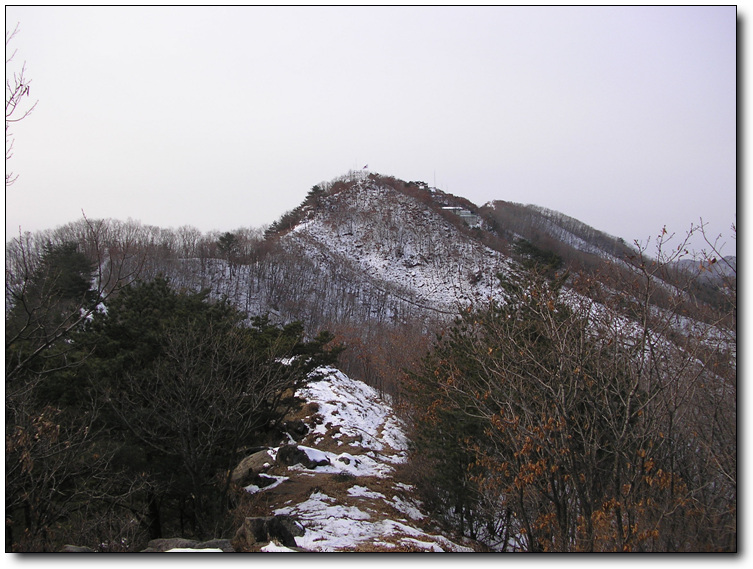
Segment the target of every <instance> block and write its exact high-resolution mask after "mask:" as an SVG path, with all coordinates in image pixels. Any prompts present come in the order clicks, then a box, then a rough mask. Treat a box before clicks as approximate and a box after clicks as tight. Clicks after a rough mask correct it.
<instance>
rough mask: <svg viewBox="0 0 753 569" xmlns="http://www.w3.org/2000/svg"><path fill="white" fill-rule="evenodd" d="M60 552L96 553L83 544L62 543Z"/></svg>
mask: <svg viewBox="0 0 753 569" xmlns="http://www.w3.org/2000/svg"><path fill="white" fill-rule="evenodd" d="M60 552H61V553H96V552H95V551H94V550H93V549H92V548H91V547H86V546H85V545H64V546H63V548H62V549H61V550H60Z"/></svg>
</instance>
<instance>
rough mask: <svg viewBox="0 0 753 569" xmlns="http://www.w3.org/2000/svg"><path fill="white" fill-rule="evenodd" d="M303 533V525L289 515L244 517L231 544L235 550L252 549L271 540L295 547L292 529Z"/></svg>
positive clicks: (299, 533) (300, 533)
mask: <svg viewBox="0 0 753 569" xmlns="http://www.w3.org/2000/svg"><path fill="white" fill-rule="evenodd" d="M291 530H293V531H295V532H296V533H297V534H298V535H303V534H302V532H303V527H302V526H301V525H300V524H297V523H296V522H295V520H293V519H292V518H290V516H269V517H263V518H246V519H245V520H244V521H243V525H242V526H241V527H240V528H238V531H237V532H235V537H234V538H233V541H232V544H233V547H234V548H235V550H236V551H254V550H256V549H258V548H259V547H260V546H264V545H266V544H268V543H270V542H271V541H276V542H277V543H279V544H280V545H284V546H285V547H296V542H295V537H294V536H293V531H291Z"/></svg>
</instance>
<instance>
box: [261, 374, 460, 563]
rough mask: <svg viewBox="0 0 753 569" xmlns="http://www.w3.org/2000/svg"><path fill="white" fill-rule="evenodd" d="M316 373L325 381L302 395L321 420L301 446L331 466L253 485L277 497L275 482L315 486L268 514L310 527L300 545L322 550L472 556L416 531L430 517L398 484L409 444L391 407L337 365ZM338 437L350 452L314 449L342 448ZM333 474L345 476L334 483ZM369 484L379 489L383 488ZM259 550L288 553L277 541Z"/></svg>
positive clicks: (291, 471) (295, 470)
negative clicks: (398, 467)
mask: <svg viewBox="0 0 753 569" xmlns="http://www.w3.org/2000/svg"><path fill="white" fill-rule="evenodd" d="M314 373H315V374H316V375H317V376H320V377H322V379H318V380H313V381H311V382H310V383H309V384H308V385H307V386H305V387H303V388H301V389H300V390H299V391H298V392H297V395H298V396H299V397H300V398H302V399H304V400H305V401H307V402H308V403H316V406H317V407H318V411H317V414H318V415H320V416H321V418H322V420H321V421H320V422H319V421H317V423H318V424H316V427H315V428H314V429H313V431H312V432H311V433H309V436H308V438H307V439H306V440H307V442H306V445H311V446H304V445H302V444H299V445H298V448H299V449H301V450H303V451H304V452H305V453H306V454H307V455H308V457H309V458H310V459H312V460H315V461H324V460H325V459H326V460H327V461H328V464H324V465H322V466H317V467H316V468H305V467H304V466H302V465H300V464H296V465H293V466H289V467H287V469H286V471H285V474H286V476H276V477H275V478H276V479H277V480H276V482H275V484H274V485H271V486H267V487H266V488H261V489H258V488H256V487H254V492H270V494H272V495H274V493H275V492H276V491H277V490H276V489H275V488H276V487H277V485H278V484H279V485H280V486H281V488H280V489H279V491H281V492H282V491H283V490H284V488H285V486H284V485H285V484H286V483H287V480H288V479H289V480H290V484H291V485H292V484H294V483H295V482H296V481H297V483H298V484H309V485H310V486H307V488H308V487H310V490H308V491H304V492H303V493H302V494H301V495H300V496H299V497H297V498H296V499H290V498H291V496H290V495H289V494H284V495H283V499H281V500H280V501H278V502H275V501H274V500H272V499H270V498H269V497H268V498H267V499H268V500H269V503H270V506H271V511H270V514H274V515H289V516H292V517H294V518H295V519H297V520H298V521H299V522H300V524H301V525H302V526H303V527H304V528H305V533H304V535H302V536H296V538H295V540H296V543H297V545H298V547H300V548H302V549H304V550H309V551H319V552H333V551H353V550H382V551H385V550H386V551H389V550H398V551H406V550H412V551H464V552H470V551H473V550H472V549H470V548H468V547H464V546H462V545H459V544H457V543H454V542H452V541H451V540H449V539H447V538H446V537H444V536H442V535H438V534H435V533H434V532H432V531H427V530H425V529H422V527H418V526H419V523H420V522H421V521H422V520H423V521H426V515H425V514H424V513H423V512H422V511H421V509H420V506H421V504H420V502H419V501H418V500H416V499H415V498H413V497H412V494H411V493H412V491H413V490H414V488H413V487H412V486H411V485H409V484H405V483H403V482H400V481H398V480H393V479H392V476H393V474H394V468H395V465H396V464H399V463H401V462H405V460H406V459H407V448H408V440H407V436H406V434H405V429H404V425H403V423H402V422H401V421H400V420H399V419H398V418H397V417H396V416H395V414H394V412H393V411H392V408H391V407H390V405H389V403H388V402H386V401H384V400H383V399H382V398H381V397H380V396H379V394H378V393H377V391H376V390H374V389H373V388H371V387H369V386H367V385H366V384H364V383H363V382H361V381H357V380H354V379H351V378H349V377H348V376H346V375H345V374H344V373H342V372H340V371H339V370H337V369H335V368H332V367H325V368H319V369H318V370H316V371H315V372H314ZM312 375H314V374H312ZM333 433H334V434H333ZM359 436H360V439H359V438H358V437H359ZM334 437H340V438H347V440H348V442H347V444H344V445H343V446H344V449H347V450H344V451H343V452H340V453H338V452H330V451H325V450H321V449H318V448H316V446H317V444H318V443H322V444H328V445H329V448H331V447H332V446H337V444H338V443H340V442H341V441H337V439H335V438H334ZM312 441H313V442H312ZM335 441H337V443H336V442H335ZM275 450H276V449H275ZM348 451H350V452H348ZM271 454H272V455H275V454H276V452H274V451H273V452H272V453H271ZM332 474H335V475H340V477H337V478H335V480H336V481H337V482H336V483H334V484H333V482H332V480H333V479H332V478H331V475H332ZM328 475H329V476H330V478H327V476H328ZM318 481H321V482H318ZM327 484H329V486H327ZM369 484H372V485H375V484H376V486H378V490H377V489H375V488H374V487H369ZM336 496H339V497H336ZM261 550H262V551H273V552H276V551H289V549H287V548H283V547H281V546H279V545H277V544H274V543H271V544H269V545H266V546H264V547H263V548H262V549H261Z"/></svg>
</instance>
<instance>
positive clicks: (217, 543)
mask: <svg viewBox="0 0 753 569" xmlns="http://www.w3.org/2000/svg"><path fill="white" fill-rule="evenodd" d="M194 549H221V550H222V551H223V552H224V553H235V549H233V546H232V544H231V543H230V540H229V539H212V540H210V541H202V542H201V543H199V544H197V545H196V547H195V548H194Z"/></svg>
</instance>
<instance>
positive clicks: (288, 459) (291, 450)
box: [277, 445, 330, 468]
mask: <svg viewBox="0 0 753 569" xmlns="http://www.w3.org/2000/svg"><path fill="white" fill-rule="evenodd" d="M277 462H279V463H281V464H284V465H285V466H293V465H294V464H302V465H303V466H304V467H306V468H316V467H317V466H327V465H328V464H330V461H329V459H327V458H325V459H324V460H312V459H310V458H309V455H308V454H306V451H304V450H301V449H300V448H298V445H285V446H281V447H280V450H278V451H277Z"/></svg>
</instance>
